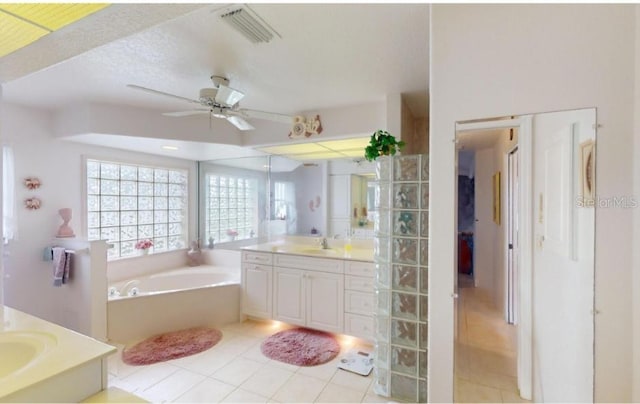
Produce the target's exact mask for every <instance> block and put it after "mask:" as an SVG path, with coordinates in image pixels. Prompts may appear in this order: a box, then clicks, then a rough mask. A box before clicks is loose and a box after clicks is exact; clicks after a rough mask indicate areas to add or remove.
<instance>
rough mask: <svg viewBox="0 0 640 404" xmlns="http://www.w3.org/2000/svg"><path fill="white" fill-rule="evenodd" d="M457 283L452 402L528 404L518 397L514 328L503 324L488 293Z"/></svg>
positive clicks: (464, 283)
mask: <svg viewBox="0 0 640 404" xmlns="http://www.w3.org/2000/svg"><path fill="white" fill-rule="evenodd" d="M460 280H461V283H460V286H461V287H460V289H459V292H458V295H459V296H460V297H459V299H458V338H457V340H456V345H455V353H456V355H455V379H454V380H455V381H454V400H455V401H456V402H459V403H470V402H473V403H478V402H492V403H501V402H504V403H514V402H527V401H526V400H523V399H521V398H520V396H519V394H518V387H517V379H516V327H515V326H513V325H509V324H507V323H506V322H505V321H504V319H503V317H502V315H501V313H499V312H498V310H497V309H496V307H495V306H494V304H493V303H492V301H491V298H490V297H489V296H488V295H487V294H485V293H483V291H482V290H481V289H477V288H474V287H472V283H471V284H469V282H465V281H466V280H465V279H463V277H460Z"/></svg>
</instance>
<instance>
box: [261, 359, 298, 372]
mask: <svg viewBox="0 0 640 404" xmlns="http://www.w3.org/2000/svg"><path fill="white" fill-rule="evenodd" d="M267 364H268V365H269V366H275V367H277V368H280V369H284V370H288V371H289V372H297V371H298V369H300V368H302V366H297V365H292V364H290V363H284V362H280V361H277V360H275V359H269V362H267Z"/></svg>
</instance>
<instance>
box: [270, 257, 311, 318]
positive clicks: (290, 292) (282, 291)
mask: <svg viewBox="0 0 640 404" xmlns="http://www.w3.org/2000/svg"><path fill="white" fill-rule="evenodd" d="M304 272H305V271H301V270H299V269H287V268H279V267H274V268H273V298H274V302H273V317H274V318H275V319H276V320H280V321H284V322H285V323H289V324H297V325H305V310H304V306H305V304H304V303H305V302H304V293H305V291H304V286H305V285H304V278H303V276H302V275H303V274H304Z"/></svg>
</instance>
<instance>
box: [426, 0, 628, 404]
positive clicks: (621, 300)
mask: <svg viewBox="0 0 640 404" xmlns="http://www.w3.org/2000/svg"><path fill="white" fill-rule="evenodd" d="M634 23H635V13H634V8H633V6H629V5H434V6H432V13H431V63H432V65H431V66H432V69H431V80H430V83H431V94H430V100H431V106H430V117H431V123H430V128H431V130H430V132H431V136H430V149H431V190H430V193H431V195H434V196H435V195H438V197H434V198H432V200H431V212H430V213H431V216H430V220H431V226H430V228H431V229H438V230H437V231H438V237H431V245H430V257H431V261H430V263H429V266H430V268H443V269H444V268H452V266H453V263H454V251H455V250H454V247H455V245H454V240H455V234H454V231H455V229H454V227H453V223H454V215H455V206H456V205H455V201H454V195H455V190H454V184H455V181H454V175H455V166H454V164H455V147H454V144H453V142H452V141H451V140H452V139H453V136H454V125H455V122H456V121H458V120H466V119H477V118H488V117H495V116H505V115H522V114H528V113H536V112H544V111H552V110H563V109H575V108H581V107H596V108H597V115H598V122H599V123H601V124H603V127H602V128H600V129H599V131H598V150H597V174H596V181H597V184H598V195H600V196H602V197H613V196H620V195H626V194H628V193H629V192H631V190H632V181H631V180H632V176H630V175H625V174H624V173H629V172H631V170H632V152H633V148H632V147H631V145H632V142H633V135H632V133H633V95H634V94H633V83H634V50H635V49H634V38H635V26H634ZM631 223H632V212H631V210H623V209H616V208H611V209H598V210H597V212H596V264H595V273H596V275H595V276H596V305H597V308H598V310H600V311H601V314H599V315H598V316H597V317H596V319H595V329H596V346H595V364H596V365H595V367H596V369H595V373H596V374H595V386H596V387H595V399H596V400H597V401H629V400H631V389H632V387H631V386H632V380H631V375H632V361H631V355H630V352H631V346H632V345H631V340H632V338H631V337H632V335H631V278H632V277H631V274H632V268H633V267H632V261H631V238H632V227H631ZM434 235H435V234H434ZM434 235H432V236H434ZM430 276H431V279H430V284H431V285H434V287H433V288H432V289H431V294H430V316H431V319H430V330H431V335H430V339H429V341H430V350H429V352H430V362H429V366H430V369H431V370H430V373H429V398H430V401H451V400H452V391H453V388H452V385H453V318H454V316H453V303H452V299H451V293H452V292H453V271H451V270H441V271H433V270H432V271H431V272H430Z"/></svg>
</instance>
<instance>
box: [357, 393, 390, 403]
mask: <svg viewBox="0 0 640 404" xmlns="http://www.w3.org/2000/svg"><path fill="white" fill-rule="evenodd" d="M362 402H363V403H391V402H393V401H390V400H389V399H388V398H387V397H382V396H379V395H377V394H367V395H365V396H364V398H363V399H362Z"/></svg>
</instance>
